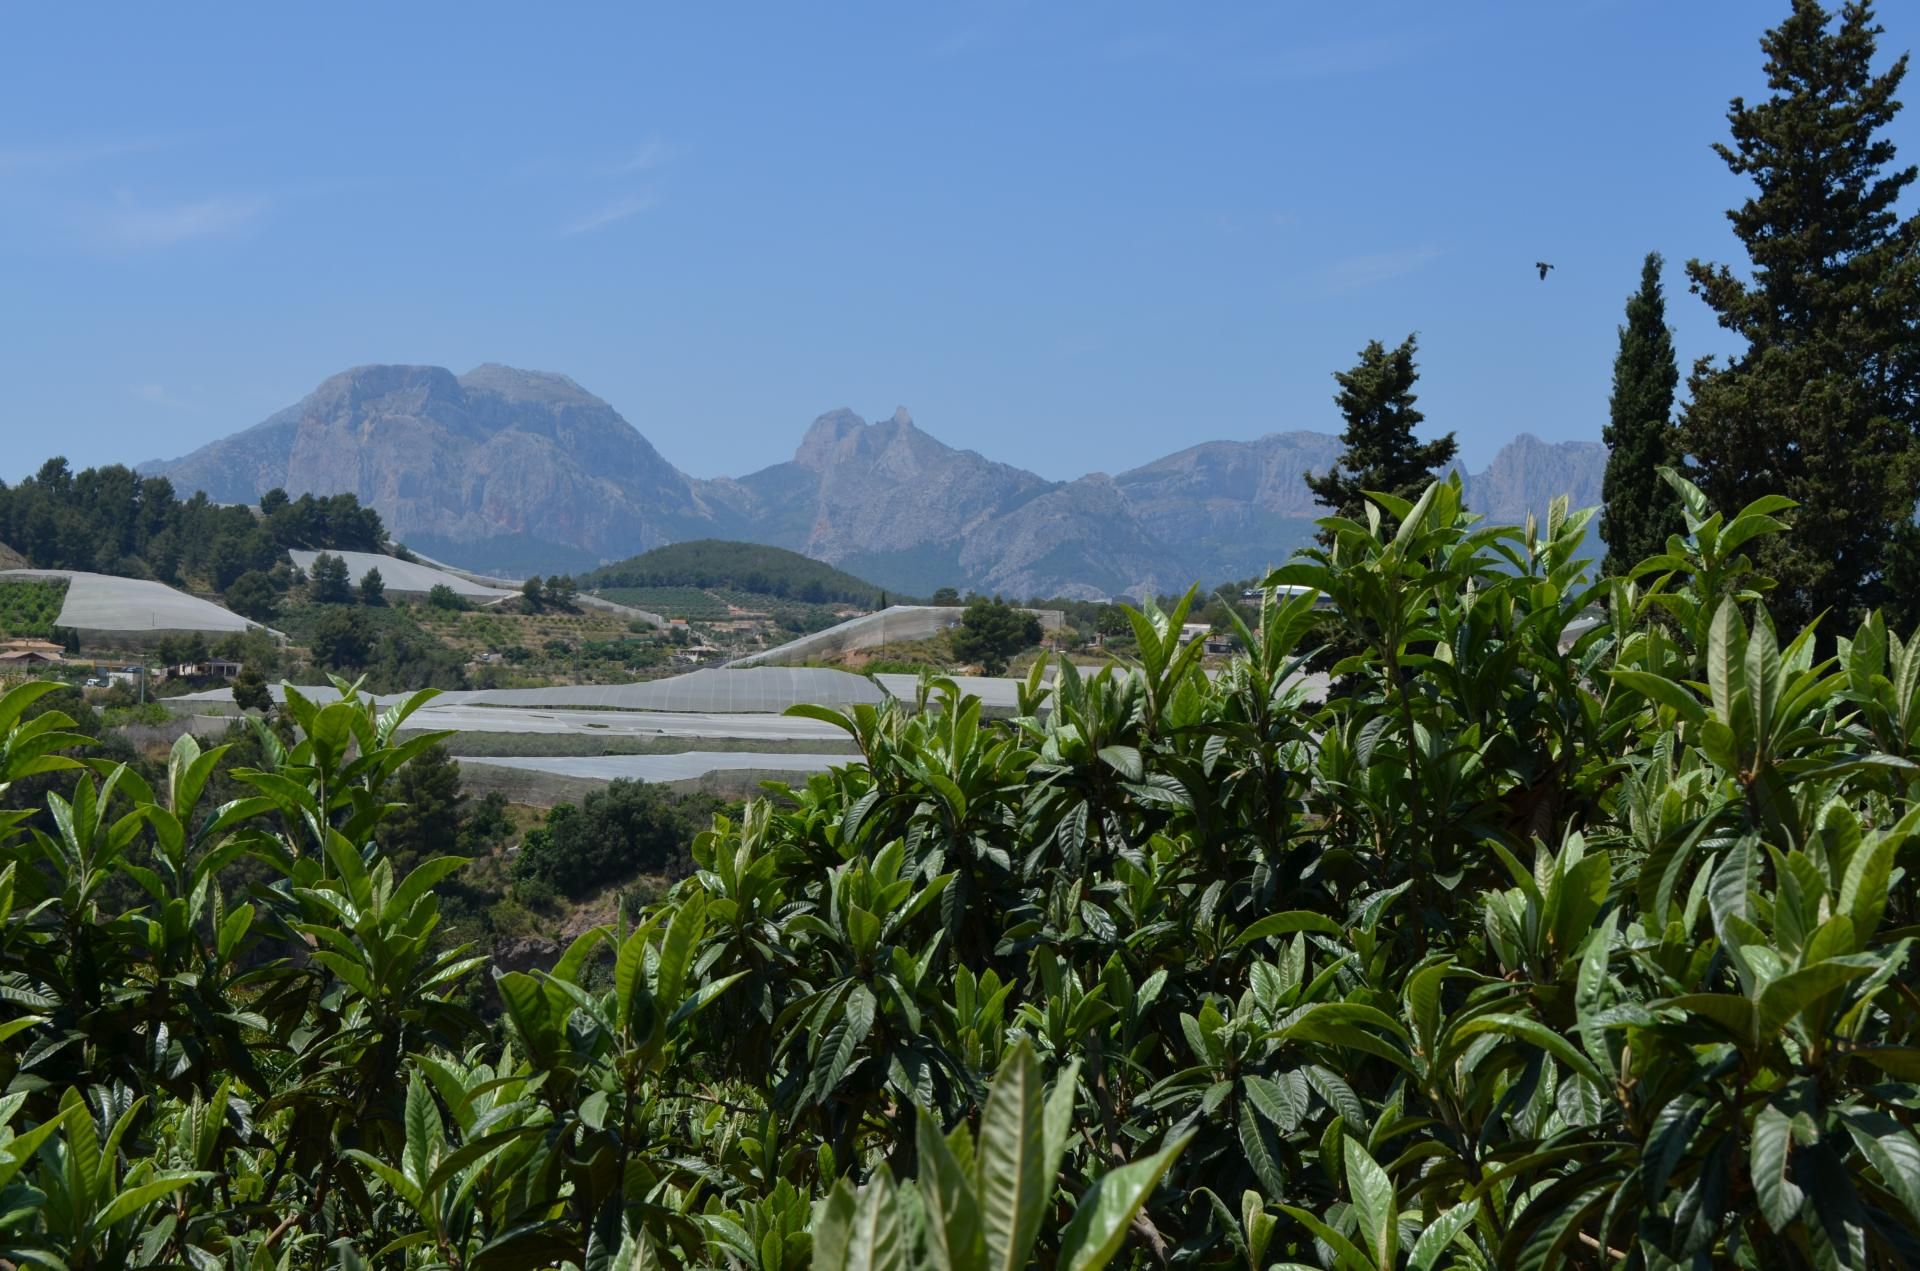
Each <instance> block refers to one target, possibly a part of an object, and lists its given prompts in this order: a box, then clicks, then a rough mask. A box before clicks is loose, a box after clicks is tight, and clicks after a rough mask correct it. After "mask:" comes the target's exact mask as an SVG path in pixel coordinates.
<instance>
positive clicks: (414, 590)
mask: <svg viewBox="0 0 1920 1271" xmlns="http://www.w3.org/2000/svg"><path fill="white" fill-rule="evenodd" d="M320 554H321V553H319V552H309V551H297V552H288V553H287V555H289V556H291V557H293V563H294V564H296V565H298V566H299V567H300V568H301V569H303V570H305V571H307V572H308V573H309V574H311V573H312V572H313V561H314V558H315V557H316V556H319V555H320ZM326 555H328V556H338V557H339V558H340V559H341V560H344V561H345V562H346V563H347V574H348V576H349V577H351V578H352V579H353V581H354V583H355V584H356V585H357V584H358V583H359V582H360V580H361V579H362V578H363V577H365V576H366V573H367V571H368V570H369V569H377V570H379V571H380V581H381V583H382V584H384V585H385V587H386V589H387V590H388V591H397V592H405V593H407V594H409V595H422V596H424V595H426V594H427V593H428V592H430V591H432V590H433V589H434V588H435V587H450V588H452V589H453V592H454V594H456V595H460V596H465V597H467V598H468V599H470V600H499V599H501V598H502V597H505V596H511V595H514V594H515V593H514V592H512V591H509V590H508V589H506V588H505V587H487V586H484V585H482V584H480V583H477V582H474V581H473V580H471V579H468V578H462V577H461V576H460V575H458V574H451V573H448V572H447V571H446V570H444V569H435V568H433V567H432V566H431V565H416V564H414V563H413V562H412V561H404V560H401V559H399V558H398V557H395V556H382V555H380V554H379V553H378V552H328V553H326Z"/></svg>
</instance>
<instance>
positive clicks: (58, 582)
mask: <svg viewBox="0 0 1920 1271" xmlns="http://www.w3.org/2000/svg"><path fill="white" fill-rule="evenodd" d="M66 600H67V583H66V580H65V579H63V578H49V579H46V580H44V581H43V580H40V579H32V578H5V579H0V635H8V636H33V637H38V638H40V639H46V638H47V637H49V636H51V635H52V634H53V625H54V623H55V622H56V621H58V620H59V617H60V607H61V606H62V605H63V604H65V603H66Z"/></svg>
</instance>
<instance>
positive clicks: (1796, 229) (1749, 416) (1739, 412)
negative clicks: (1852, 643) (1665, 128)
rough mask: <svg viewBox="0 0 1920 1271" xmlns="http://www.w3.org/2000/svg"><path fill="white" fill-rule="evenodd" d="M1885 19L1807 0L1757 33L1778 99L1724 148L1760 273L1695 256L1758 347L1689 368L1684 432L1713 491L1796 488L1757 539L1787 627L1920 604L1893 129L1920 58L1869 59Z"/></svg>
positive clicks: (1918, 368)
mask: <svg viewBox="0 0 1920 1271" xmlns="http://www.w3.org/2000/svg"><path fill="white" fill-rule="evenodd" d="M1879 31H1880V28H1879V27H1878V26H1877V25H1876V24H1875V22H1874V19H1873V13H1872V9H1871V7H1870V6H1869V5H1867V4H1863V3H1850V4H1847V5H1846V6H1845V7H1844V8H1843V9H1842V10H1841V12H1840V14H1839V20H1838V22H1837V23H1835V22H1834V21H1833V19H1832V17H1831V16H1830V15H1829V14H1828V13H1827V11H1826V10H1825V9H1823V8H1822V7H1821V6H1820V5H1819V4H1818V3H1816V0H1794V5H1793V13H1792V15H1791V16H1790V17H1788V18H1787V20H1786V21H1784V22H1782V23H1781V24H1780V25H1779V26H1778V27H1776V28H1774V29H1773V30H1771V31H1769V32H1768V33H1767V34H1766V36H1765V38H1764V39H1763V40H1762V47H1763V49H1764V50H1765V52H1766V59H1767V60H1766V71H1767V84H1768V87H1769V88H1770V89H1771V96H1769V97H1768V98H1767V99H1766V100H1765V101H1762V102H1760V103H1758V104H1756V105H1752V106H1749V105H1747V104H1746V103H1745V102H1744V101H1742V100H1740V99H1739V98H1735V99H1734V101H1733V104H1732V106H1731V107H1730V108H1729V110H1728V112H1727V119H1728V123H1729V124H1730V125H1731V130H1732V134H1733V144H1732V145H1731V146H1726V145H1722V146H1718V147H1716V149H1718V151H1719V153H1720V155H1721V157H1722V158H1723V159H1725V160H1726V163H1727V166H1728V167H1729V168H1730V169H1731V170H1732V171H1733V172H1734V173H1735V174H1737V175H1740V176H1746V177H1750V178H1751V179H1752V181H1753V194H1752V195H1751V197H1749V198H1748V199H1747V201H1746V202H1745V203H1743V204H1742V205H1741V206H1740V207H1738V208H1735V209H1734V210H1733V211H1732V212H1730V213H1728V219H1729V220H1731V221H1732V223H1733V229H1734V232H1735V234H1737V235H1738V236H1739V238H1740V241H1741V242H1742V243H1743V244H1744V245H1745V247H1746V251H1747V256H1748V258H1749V261H1750V266H1751V268H1750V276H1749V277H1742V276H1740V275H1738V274H1736V273H1735V272H1734V271H1733V270H1732V269H1731V268H1729V267H1727V266H1725V265H1710V264H1706V263H1704V262H1701V261H1697V260H1695V261H1689V262H1688V264H1687V276H1688V278H1689V279H1690V280H1691V281H1692V284H1693V289H1694V290H1695V291H1696V292H1698V293H1699V294H1700V296H1701V297H1702V298H1704V299H1705V300H1706V302H1707V303H1708V304H1709V305H1711V306H1712V307H1713V309H1714V312H1715V313H1716V314H1717V315H1718V317H1719V320H1720V324H1721V325H1722V326H1724V327H1726V328H1727V329H1728V330H1730V331H1733V332H1735V333H1737V334H1738V335H1739V336H1740V337H1741V339H1742V340H1743V341H1744V342H1745V347H1744V348H1743V349H1742V350H1741V352H1740V353H1739V354H1738V355H1736V356H1735V357H1734V358H1733V359H1732V360H1731V361H1730V362H1728V363H1726V364H1724V365H1720V364H1716V363H1714V362H1713V361H1711V360H1709V359H1702V360H1701V361H1700V362H1698V363H1697V364H1696V365H1695V367H1694V371H1693V376H1692V378H1691V380H1690V382H1689V387H1690V389H1691V392H1692V401H1691V402H1690V403H1689V404H1688V406H1687V409H1686V411H1685V414H1684V416H1683V419H1682V440H1683V443H1684V447H1685V449H1686V451H1687V453H1688V454H1690V455H1691V456H1693V459H1694V461H1695V463H1696V464H1697V474H1696V480H1697V481H1698V483H1699V485H1700V486H1701V488H1702V489H1704V490H1705V491H1706V492H1707V496H1708V497H1709V498H1711V499H1713V500H1714V501H1715V503H1716V504H1719V505H1722V506H1729V507H1731V506H1737V505H1739V504H1741V503H1743V502H1745V501H1746V500H1749V499H1752V498H1756V497H1758V496H1760V495H1761V494H1764V493H1779V494H1784V495H1786V496H1787V497H1789V498H1792V499H1795V500H1797V501H1798V502H1799V504H1800V506H1801V512H1800V517H1799V520H1798V522H1797V523H1796V527H1795V533H1794V535H1793V537H1792V539H1791V540H1787V541H1776V542H1773V543H1769V544H1764V545H1762V546H1761V548H1759V549H1758V550H1759V552H1760V560H1761V563H1762V565H1763V566H1764V567H1765V568H1766V569H1768V570H1769V572H1771V573H1772V574H1773V575H1775V576H1776V577H1777V578H1778V579H1779V581H1780V588H1779V590H1778V592H1777V593H1776V595H1775V597H1774V599H1773V604H1774V609H1775V612H1776V613H1778V614H1779V615H1780V616H1781V618H1782V620H1783V621H1786V622H1790V623H1793V624H1798V623H1801V622H1805V621H1808V620H1810V619H1811V618H1812V617H1813V615H1815V614H1819V613H1822V612H1828V611H1831V612H1832V613H1833V614H1835V615H1836V616H1837V617H1838V618H1840V619H1841V620H1842V621H1848V622H1850V621H1852V620H1853V619H1854V618H1855V617H1857V616H1858V615H1859V613H1860V612H1861V611H1862V610H1863V609H1865V608H1867V607H1871V606H1874V605H1882V604H1884V605H1892V606H1896V607H1897V610H1898V612H1899V613H1900V614H1901V615H1902V616H1903V617H1904V618H1905V619H1906V620H1914V619H1920V586H1916V584H1920V534H1917V533H1916V531H1915V528H1914V524H1913V519H1914V492H1915V490H1916V489H1920V214H1915V215H1910V216H1908V217H1906V218H1904V219H1902V217H1901V216H1900V213H1899V211H1898V206H1897V205H1898V203H1899V200H1900V198H1901V196H1902V193H1903V191H1905V190H1906V189H1907V188H1908V187H1909V186H1910V185H1911V184H1912V182H1913V180H1914V178H1915V169H1914V168H1913V167H1905V168H1896V167H1895V166H1894V159H1895V154H1894V146H1893V142H1892V140H1891V139H1890V138H1889V137H1888V136H1887V135H1886V133H1887V129H1888V128H1889V126H1890V124H1891V122H1892V120H1893V118H1894V116H1895V115H1896V114H1897V113H1898V111H1899V109H1900V103H1899V101H1898V100H1897V98H1896V97H1895V94H1896V92H1897V91H1898V89H1899V86H1900V81H1901V79H1902V78H1903V76H1904V75H1905V73H1906V66H1907V59H1906V58H1905V57H1904V56H1902V57H1900V58H1898V59H1897V60H1895V61H1894V62H1893V64H1892V65H1891V66H1889V67H1888V68H1887V69H1886V70H1885V71H1884V72H1883V73H1881V74H1878V75H1876V74H1874V72H1873V67H1872V61H1873V57H1874V50H1875V43H1876V36H1877V35H1878V34H1879Z"/></svg>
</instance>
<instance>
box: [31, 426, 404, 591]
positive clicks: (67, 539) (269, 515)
mask: <svg viewBox="0 0 1920 1271" xmlns="http://www.w3.org/2000/svg"><path fill="white" fill-rule="evenodd" d="M0 542H5V543H8V544H10V545H11V546H12V547H13V548H14V549H15V550H17V551H19V552H20V553H22V554H23V555H24V556H25V557H26V558H27V561H28V563H29V564H31V565H32V566H33V567H34V568H36V569H76V570H87V571H91V572H94V573H102V574H118V575H121V576H123V577H128V578H155V579H159V580H160V581H162V582H168V583H197V584H201V585H204V586H205V587H207V588H208V589H210V590H213V591H225V590H227V588H229V587H230V586H232V585H233V583H234V582H235V581H236V580H238V579H239V578H240V576H241V575H243V574H246V573H248V572H261V573H264V572H266V571H269V570H271V569H273V567H274V566H275V565H277V564H280V563H282V562H284V561H285V559H286V551H287V549H288V548H290V547H302V548H305V547H323V548H332V549H334V550H336V551H364V552H377V551H383V550H386V548H387V534H386V529H385V527H384V526H382V524H381V523H380V514H379V513H378V512H375V511H374V510H373V509H372V508H369V507H363V506H361V504H360V501H359V500H358V499H356V498H354V496H352V495H351V494H336V495H328V496H323V497H315V496H314V495H311V494H303V495H301V496H300V497H299V498H297V499H290V498H288V497H287V494H286V492H285V491H284V490H270V491H268V492H267V493H266V495H264V496H263V497H262V498H261V500H260V507H259V509H258V511H257V512H256V510H255V509H253V508H249V507H244V506H239V505H222V504H216V503H214V502H212V501H211V500H209V499H208V498H207V496H206V495H205V494H204V493H195V494H194V495H192V496H191V497H189V498H186V499H182V498H180V497H179V496H178V494H177V493H176V492H175V490H174V488H173V483H172V482H171V481H168V480H167V479H166V478H165V477H142V476H141V475H140V474H139V473H137V472H135V471H133V470H132V469H131V468H126V467H123V466H121V465H119V464H113V465H110V466H108V467H104V468H86V469H83V470H81V471H80V472H78V473H76V472H74V471H72V470H71V469H70V468H69V467H68V465H67V461H66V460H65V459H61V458H53V459H49V460H47V462H46V463H44V464H42V465H41V466H40V469H39V471H38V472H36V473H35V474H34V475H33V476H31V477H28V478H26V479H25V480H23V481H21V482H20V483H19V484H18V485H15V486H8V485H7V484H6V483H5V482H0Z"/></svg>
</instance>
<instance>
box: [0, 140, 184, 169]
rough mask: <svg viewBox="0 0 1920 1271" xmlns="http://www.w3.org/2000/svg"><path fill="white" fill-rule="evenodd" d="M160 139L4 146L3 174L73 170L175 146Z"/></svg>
mask: <svg viewBox="0 0 1920 1271" xmlns="http://www.w3.org/2000/svg"><path fill="white" fill-rule="evenodd" d="M173 144H174V143H173V142H172V141H167V140H162V139H160V138H142V139H135V140H125V141H70V142H55V143H50V144H46V145H37V146H0V172H5V173H18V172H28V171H34V170H41V169H46V168H73V167H79V166H81V165H83V164H89V163H101V162H104V161H106V160H108V159H122V158H125V157H127V156H128V155H136V154H149V153H151V152H153V151H155V150H161V149H164V148H166V147H167V146H170V145H173Z"/></svg>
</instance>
